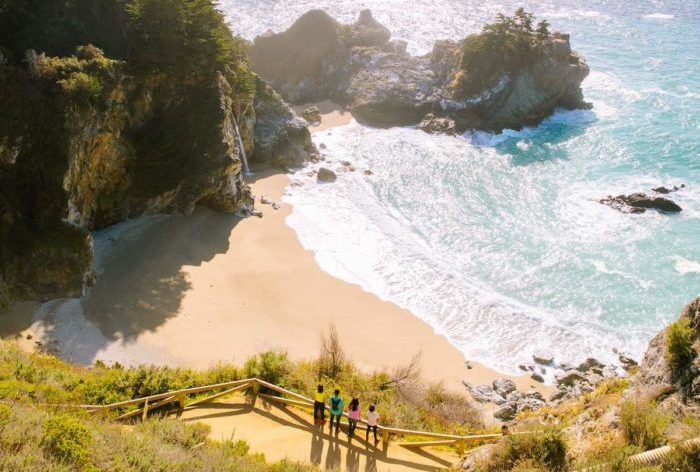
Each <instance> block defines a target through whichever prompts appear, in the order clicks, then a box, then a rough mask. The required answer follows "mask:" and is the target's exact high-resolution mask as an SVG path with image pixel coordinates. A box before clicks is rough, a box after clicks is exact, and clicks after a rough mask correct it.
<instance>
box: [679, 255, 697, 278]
mask: <svg viewBox="0 0 700 472" xmlns="http://www.w3.org/2000/svg"><path fill="white" fill-rule="evenodd" d="M673 259H674V260H675V261H676V263H675V269H676V272H678V273H679V274H682V275H686V274H700V262H696V261H689V260H688V259H686V258H684V257H681V256H675V257H674V258H673Z"/></svg>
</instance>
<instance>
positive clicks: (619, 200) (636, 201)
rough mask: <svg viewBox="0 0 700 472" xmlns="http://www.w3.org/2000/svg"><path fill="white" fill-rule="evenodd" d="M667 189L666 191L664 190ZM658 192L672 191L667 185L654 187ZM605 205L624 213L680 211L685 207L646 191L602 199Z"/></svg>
mask: <svg viewBox="0 0 700 472" xmlns="http://www.w3.org/2000/svg"><path fill="white" fill-rule="evenodd" d="M664 190H666V191H664ZM654 191H655V192H657V193H670V190H668V189H666V188H665V187H660V188H659V189H654ZM600 203H602V204H603V205H608V206H609V207H611V208H614V209H615V210H618V211H620V212H622V213H644V212H646V211H647V209H652V210H657V211H659V212H661V213H678V212H680V211H682V210H683V209H682V208H681V207H680V206H679V205H678V204H677V203H676V202H674V201H673V200H670V199H668V198H665V197H653V196H649V195H647V194H646V193H631V194H629V195H618V196H616V197H613V196H612V195H608V197H607V198H603V199H601V200H600Z"/></svg>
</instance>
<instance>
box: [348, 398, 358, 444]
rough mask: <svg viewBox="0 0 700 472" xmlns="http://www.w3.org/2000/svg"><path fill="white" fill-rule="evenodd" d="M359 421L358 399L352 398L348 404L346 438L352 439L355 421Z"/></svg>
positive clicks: (355, 426) (355, 425)
mask: <svg viewBox="0 0 700 472" xmlns="http://www.w3.org/2000/svg"><path fill="white" fill-rule="evenodd" d="M358 421H360V400H358V399H357V398H353V399H352V401H351V402H350V404H349V405H348V424H349V427H348V439H349V440H352V438H353V436H355V428H357V422H358Z"/></svg>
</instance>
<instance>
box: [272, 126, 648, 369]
mask: <svg viewBox="0 0 700 472" xmlns="http://www.w3.org/2000/svg"><path fill="white" fill-rule="evenodd" d="M562 115H563V116H564V117H565V118H564V120H567V119H571V114H570V113H569V112H563V113H562ZM558 120H560V121H558V122H559V123H561V122H562V121H561V120H562V116H560V117H559V118H558ZM540 132H541V130H539V129H534V128H533V129H528V130H525V131H519V132H515V131H508V132H506V133H505V134H501V135H500V136H501V139H511V138H514V137H517V138H519V139H518V140H517V142H518V143H519V142H524V141H529V139H530V138H525V136H526V135H527V136H530V137H534V138H535V139H536V138H537V135H538V133H540ZM474 134H475V135H476V134H477V133H474ZM488 136H490V137H488V138H485V139H486V140H493V139H494V137H493V136H492V135H488ZM504 136H506V137H504ZM315 139H316V140H317V141H318V142H323V143H324V144H326V146H327V151H326V152H327V154H328V156H329V157H330V159H332V161H334V162H337V161H338V160H346V159H347V160H351V161H352V162H353V163H354V164H355V166H356V167H357V168H365V167H368V166H369V167H371V168H372V170H373V171H374V175H373V176H371V177H369V178H367V177H364V176H363V175H360V174H359V173H356V174H355V173H346V174H342V175H341V176H340V177H339V179H338V181H336V182H335V183H333V184H324V185H317V184H316V183H315V182H314V179H313V178H312V177H308V176H307V175H306V173H307V172H308V169H307V170H303V171H301V172H299V173H298V174H297V175H296V176H295V178H296V179H299V180H302V181H304V182H305V186H304V187H302V188H292V189H289V191H288V194H287V196H286V197H285V199H286V200H287V201H288V202H290V203H292V204H293V205H294V211H293V213H292V214H291V215H290V217H289V219H288V224H289V225H290V226H292V227H293V228H294V229H295V230H296V231H297V233H298V235H299V237H300V240H301V241H302V244H303V245H304V246H305V247H306V248H308V249H312V250H314V252H315V254H316V259H317V261H318V263H319V264H320V265H321V267H322V268H323V269H324V270H326V271H327V272H329V273H331V274H333V275H335V276H337V277H339V278H342V279H344V280H347V281H349V282H351V283H356V284H359V285H360V286H362V287H363V288H364V289H365V290H368V291H371V292H373V293H376V294H378V295H379V296H380V297H381V298H383V299H386V300H390V301H393V302H395V303H397V304H399V305H400V306H402V307H405V308H408V309H410V310H411V311H413V312H414V313H415V314H416V315H417V316H419V317H421V318H422V319H424V320H425V321H426V322H428V323H429V324H431V325H432V326H433V327H434V328H435V329H436V331H437V332H439V333H440V334H444V335H445V336H446V337H447V338H448V339H449V340H450V341H451V342H452V343H453V344H454V345H455V346H457V347H458V348H460V349H461V350H462V351H463V352H464V353H465V355H466V356H467V357H469V358H474V359H479V360H481V361H484V362H486V363H487V364H489V365H491V366H493V367H496V368H499V369H501V370H504V371H510V372H514V369H513V367H514V365H516V364H517V363H523V362H528V361H529V360H530V356H531V354H532V352H533V351H535V350H537V349H540V350H542V349H544V350H548V351H554V352H555V353H556V355H557V357H558V359H559V360H562V361H564V360H568V361H575V360H578V359H580V358H581V356H582V355H583V354H582V353H592V352H595V353H596V355H597V356H599V357H601V358H604V359H607V360H609V361H613V360H614V359H613V357H614V356H612V353H611V352H612V351H610V349H609V348H610V347H612V346H615V347H618V348H620V349H624V350H625V351H628V352H631V353H634V354H639V352H641V349H642V346H643V343H641V342H637V341H636V340H635V339H633V338H632V339H624V338H622V337H619V336H617V335H616V334H615V332H614V330H610V329H607V328H605V327H604V326H603V325H602V324H600V322H599V321H598V318H597V317H598V316H599V313H600V311H595V312H594V313H587V314H586V316H582V314H581V313H580V312H579V311H578V309H576V308H574V307H569V308H567V309H566V311H568V313H557V314H555V313H554V312H552V311H550V310H548V309H546V308H543V307H538V306H533V305H531V304H529V303H526V302H523V301H521V300H518V299H517V298H515V297H513V296H509V295H505V294H503V293H502V292H501V290H499V289H498V288H497V287H494V286H491V285H490V284H489V283H488V282H485V281H483V280H481V278H480V277H476V276H475V275H473V274H470V273H469V272H465V271H464V270H463V268H460V264H455V261H456V260H455V258H454V254H451V253H449V252H445V248H443V247H441V246H442V244H443V242H444V240H443V239H442V238H445V237H447V238H448V239H449V238H451V237H452V236H451V233H454V232H455V231H458V232H459V231H460V229H459V226H453V225H452V224H451V223H449V222H448V223H445V222H444V221H441V220H438V219H433V220H432V223H433V224H434V225H435V226H436V227H435V230H436V232H435V233H434V234H430V233H428V232H426V231H428V228H427V227H423V225H422V224H420V221H423V218H430V215H431V214H433V215H434V214H436V213H435V212H439V211H440V208H443V211H444V209H445V208H458V207H459V205H461V204H463V202H459V201H458V200H453V196H450V195H449V193H444V194H442V195H440V196H438V195H431V196H430V198H431V201H432V200H433V199H439V200H440V203H439V204H437V205H436V204H435V202H432V203H431V204H429V205H427V208H416V207H413V206H412V205H413V203H411V202H409V201H404V199H405V198H407V195H404V194H403V193H401V192H400V193H401V194H399V193H394V191H393V190H390V189H389V188H384V185H385V184H386V182H385V179H387V178H389V179H392V180H394V179H402V178H403V177H405V178H406V179H408V181H406V182H403V185H406V186H410V185H412V183H411V182H412V181H413V179H414V178H416V177H417V176H416V175H414V174H413V173H411V174H410V176H409V175H404V176H403V177H402V173H403V174H405V172H407V171H408V172H411V171H410V169H415V170H419V169H416V168H414V167H413V164H412V163H411V160H410V159H408V160H407V161H401V159H399V162H396V159H393V160H394V162H393V163H392V162H390V161H392V156H393V157H394V158H397V157H399V156H401V155H404V156H409V155H417V154H420V155H422V153H423V152H425V153H426V154H429V155H430V158H431V159H433V163H432V164H430V163H427V162H426V169H423V170H424V171H425V172H426V174H429V173H431V170H430V167H431V165H433V164H434V165H440V166H442V165H450V164H454V163H455V162H460V161H462V160H463V159H472V160H473V159H477V160H479V161H480V162H481V164H479V165H476V167H475V170H477V169H479V168H483V166H492V165H496V167H499V168H500V167H501V166H502V164H496V162H497V161H494V158H497V157H498V156H497V153H496V152H495V150H494V149H492V148H489V147H486V148H481V147H478V146H477V147H471V148H470V146H471V144H468V143H469V142H468V141H464V140H459V139H454V138H450V137H445V136H434V137H431V138H430V139H428V140H426V139H424V135H423V133H420V132H418V131H413V130H410V129H395V130H389V131H382V130H372V129H370V128H365V127H363V126H361V125H358V124H356V123H354V124H352V125H349V126H346V127H343V128H338V129H334V130H332V131H330V132H326V133H320V134H318V135H317V136H316V137H315ZM530 145H532V144H530ZM516 147H517V144H516ZM480 149H483V150H481V151H480ZM406 151H408V152H409V154H407V155H405V154H402V152H406ZM475 153H476V154H475ZM468 156H471V157H468ZM479 156H481V157H479ZM401 162H403V165H404V166H406V167H402V166H401V165H399V167H395V165H396V164H397V163H401ZM464 162H465V163H466V162H467V161H464ZM489 162H490V163H491V164H488V163H489ZM322 164H323V165H325V166H328V165H331V167H332V166H333V164H332V163H331V164H329V162H324V163H322ZM317 166H318V165H317V164H315V165H313V166H312V167H317ZM503 170H504V169H501V171H503ZM498 174H499V171H498V170H496V174H490V175H489V177H488V178H496V179H499V180H500V178H501V176H499V175H498ZM483 177H486V175H483V176H482V177H480V178H479V180H482V179H483ZM409 181H410V182H409ZM418 181H420V177H418V180H416V182H418ZM494 185H495V182H494ZM492 188H493V187H492ZM415 191H416V192H417V189H416V190H415ZM422 191H423V192H426V191H427V192H432V191H433V189H432V188H431V189H430V190H429V189H427V188H424V189H422ZM409 198H410V197H409ZM468 198H470V199H472V198H480V197H479V196H478V195H474V196H471V197H468ZM564 200H572V201H574V202H580V201H581V200H579V199H578V198H568V199H567V198H564ZM476 201H477V200H474V202H471V201H470V202H469V204H470V205H473V204H476ZM584 203H585V205H584V206H585V208H584V210H583V213H584V214H585V213H586V212H588V211H589V210H590V208H592V209H593V210H594V212H596V211H597V212H600V213H607V210H608V209H607V208H606V207H604V206H602V205H600V204H598V203H597V202H594V200H593V198H591V197H590V196H589V198H588V199H586V200H584ZM403 204H405V205H408V206H410V207H411V209H412V211H415V212H416V213H417V214H416V215H411V214H407V213H406V211H405V209H404V208H401V205H403ZM559 204H560V203H559V202H557V203H556V205H559ZM397 205H398V206H397ZM567 205H568V204H567V203H566V202H565V201H562V202H561V206H562V207H563V208H566V211H575V212H580V210H581V209H575V210H574V208H575V207H572V206H567ZM473 210H474V211H481V209H479V208H477V207H473ZM577 214H579V213H577ZM612 215H613V216H612V218H614V219H615V220H616V221H621V222H624V221H625V220H624V219H623V218H620V217H619V216H618V214H612ZM414 216H415V218H420V221H419V220H416V219H413V217H414ZM446 216H447V215H446ZM454 217H456V215H454V216H451V217H450V218H454ZM533 218H536V217H534V216H533ZM565 221H566V223H565V226H563V227H561V228H560V233H562V232H563V233H565V234H566V237H567V239H572V238H573V239H575V238H581V240H582V241H590V240H591V235H592V234H593V233H591V232H590V231H591V226H593V227H601V226H602V227H605V226H606V224H605V219H604V218H600V217H599V216H593V217H592V218H591V220H589V221H585V220H580V219H579V218H571V219H566V220H565ZM601 221H602V222H603V224H602V225H601ZM463 223H467V224H468V229H467V228H465V229H464V230H466V231H470V232H472V238H473V239H474V243H478V240H480V239H482V238H486V239H484V243H485V242H486V240H487V239H488V238H489V236H488V235H487V234H485V235H483V236H480V235H479V232H483V231H484V230H487V231H489V229H488V228H485V227H479V226H478V225H475V224H472V223H470V222H468V221H465V222H463ZM596 223H597V226H596ZM543 229H544V228H543ZM596 231H597V230H596ZM619 231H620V228H618V229H617V230H614V231H607V232H606V231H601V232H600V235H599V236H598V238H599V239H601V240H605V239H606V238H607V239H609V238H610V237H611V234H612V235H614V234H618V232H619ZM560 237H561V235H559V236H558V235H555V234H553V233H551V232H550V231H549V230H544V231H543V232H542V233H541V234H539V235H538V238H542V239H545V240H546V239H550V240H552V238H554V239H557V238H560ZM435 238H438V239H435ZM459 244H463V243H459ZM478 244H482V243H478ZM557 244H558V243H557ZM490 251H491V249H488V252H486V253H484V254H482V255H481V256H479V257H487V258H488V259H490V260H491V263H493V264H494V265H496V266H501V267H502V268H506V269H507V270H509V271H510V270H514V271H515V272H514V274H513V275H514V276H515V277H514V278H513V279H512V280H511V281H510V284H513V286H514V287H516V288H517V287H521V288H522V289H527V288H528V287H530V286H531V285H532V284H533V283H537V282H536V280H537V278H538V276H539V275H540V274H541V273H542V272H543V271H544V272H548V271H551V270H553V269H554V268H556V266H557V264H558V262H557V259H558V257H559V256H557V257H556V258H554V259H552V260H551V261H547V260H541V261H540V262H539V263H538V264H537V265H529V266H527V268H526V270H525V271H524V272H521V273H520V274H519V275H517V276H516V274H517V271H518V270H519V269H516V268H513V269H510V268H508V266H509V265H510V261H509V255H508V254H507V253H502V254H497V253H490ZM465 255H466V254H465ZM477 255H478V253H475V254H474V256H477ZM459 259H461V256H460V257H458V258H457V260H459ZM610 273H612V272H610ZM625 275H628V274H625ZM627 279H629V280H630V281H632V282H633V283H634V284H635V285H636V286H638V287H642V288H648V287H649V286H650V284H649V283H647V282H646V281H645V280H643V279H640V278H635V277H631V276H629V275H628V277H627ZM537 290H541V289H539V288H538V289H537ZM495 319H504V320H505V319H507V320H508V323H507V326H504V325H503V323H498V322H494V320H495ZM640 338H642V339H643V335H641V334H640ZM493 345H498V346H499V347H500V350H499V354H498V356H494V354H493V350H492V346H493ZM553 346H557V347H553Z"/></svg>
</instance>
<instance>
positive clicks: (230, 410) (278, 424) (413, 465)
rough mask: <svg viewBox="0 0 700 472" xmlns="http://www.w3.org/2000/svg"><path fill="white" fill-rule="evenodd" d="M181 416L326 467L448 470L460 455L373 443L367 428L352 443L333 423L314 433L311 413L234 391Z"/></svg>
mask: <svg viewBox="0 0 700 472" xmlns="http://www.w3.org/2000/svg"><path fill="white" fill-rule="evenodd" d="M181 418H182V419H183V420H185V421H199V422H202V423H206V424H208V425H209V426H211V434H210V437H211V438H212V439H231V438H234V439H245V440H246V442H247V443H248V444H249V445H250V450H251V452H254V453H263V454H265V458H266V459H267V460H268V461H271V462H275V461H279V460H282V459H285V458H287V459H289V460H292V461H297V462H305V463H312V464H315V465H317V466H319V467H320V468H321V469H325V470H341V471H347V472H360V471H363V472H385V471H392V472H393V471H409V470H423V471H434V470H445V469H447V468H449V467H450V466H451V465H452V464H454V463H455V462H456V461H457V459H458V457H457V455H456V454H455V453H452V452H449V451H442V450H440V451H438V450H435V449H428V448H424V449H419V448H415V449H407V448H404V447H401V446H398V445H396V444H395V443H393V444H390V445H389V447H388V448H386V447H385V445H384V444H383V443H382V442H381V439H380V441H379V444H378V445H377V446H374V441H373V440H372V438H371V437H370V442H369V444H368V443H366V442H365V441H364V434H365V432H364V430H358V433H359V434H358V436H359V438H356V439H353V441H352V444H349V443H348V439H347V435H346V433H345V432H344V431H341V432H340V434H339V435H337V436H336V435H335V434H334V435H333V436H330V435H329V434H328V429H327V428H326V429H324V432H323V434H322V435H320V434H314V430H315V429H314V428H313V426H312V425H313V418H312V417H311V415H310V414H308V413H306V412H304V411H302V410H299V409H296V408H287V407H284V406H280V405H277V404H273V403H267V402H263V401H261V400H260V399H258V401H257V402H256V404H255V407H252V406H251V405H250V404H248V403H246V402H245V399H244V398H243V397H230V398H229V399H225V400H222V401H219V402H212V403H210V404H206V405H202V406H201V407H197V408H193V409H190V410H187V409H186V410H185V411H184V412H183V413H182V415H181Z"/></svg>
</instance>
